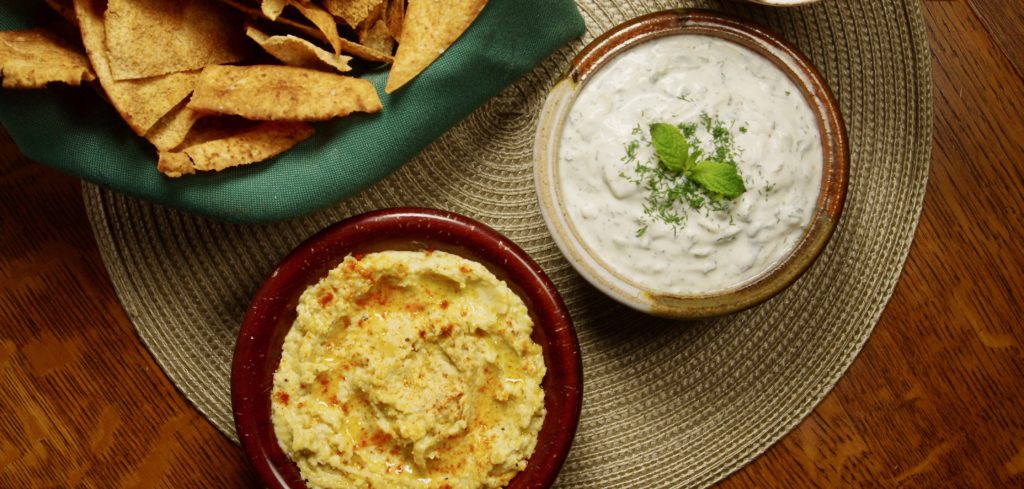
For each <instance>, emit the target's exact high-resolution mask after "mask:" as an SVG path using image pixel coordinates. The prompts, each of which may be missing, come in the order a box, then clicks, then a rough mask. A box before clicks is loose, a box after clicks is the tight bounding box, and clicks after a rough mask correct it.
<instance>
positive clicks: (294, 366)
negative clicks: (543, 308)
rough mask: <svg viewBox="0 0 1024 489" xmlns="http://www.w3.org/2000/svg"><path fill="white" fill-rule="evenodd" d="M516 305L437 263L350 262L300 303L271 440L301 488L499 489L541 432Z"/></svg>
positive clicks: (526, 328) (403, 255) (443, 256)
mask: <svg viewBox="0 0 1024 489" xmlns="http://www.w3.org/2000/svg"><path fill="white" fill-rule="evenodd" d="M532 330H533V323H532V321H531V319H530V316H529V315H528V313H527V309H526V306H525V305H524V304H523V301H522V299H520V298H519V296H517V295H516V294H515V293H513V292H512V291H511V290H510V289H509V288H508V286H507V285H506V284H505V283H504V282H502V281H500V280H498V279H497V278H496V277H495V276H494V275H493V274H492V273H491V272H489V271H488V270H487V269H486V268H484V267H483V266H482V265H480V264H479V263H476V262H473V261H469V260H466V259H464V258H461V257H458V256H455V255H452V254H449V253H444V252H440V251H422V252H420V251H415V252H414V251H385V252H379V253H372V254H367V255H365V256H349V257H346V258H345V261H344V262H342V263H341V265H339V266H338V267H337V268H335V269H334V270H332V271H331V272H330V273H329V274H328V275H327V276H326V277H325V278H324V279H322V280H321V281H320V282H319V283H317V284H316V285H313V286H311V287H310V288H308V289H307V290H306V291H305V292H304V293H303V294H302V296H301V297H300V299H299V304H298V307H297V317H296V320H295V323H294V325H293V327H292V329H291V330H290V331H289V332H288V334H287V336H286V337H285V340H284V346H283V350H282V354H281V363H280V366H279V367H278V370H277V371H276V372H275V374H274V389H273V392H272V394H271V399H272V401H271V404H272V419H273V424H274V430H275V432H276V434H277V438H278V440H279V442H280V444H281V447H282V448H283V449H284V451H285V453H287V454H288V455H289V456H290V457H291V459H292V460H294V461H295V463H296V464H297V465H298V466H299V469H300V471H301V473H302V476H303V477H304V478H305V479H306V481H307V483H308V485H309V486H310V487H311V488H335V487H337V488H405V487H409V488H449V489H457V488H477V487H502V486H504V485H505V484H507V483H508V482H509V481H510V480H511V479H512V478H513V477H514V476H515V475H516V474H517V473H518V472H519V471H521V470H522V469H523V468H524V467H526V462H527V460H528V459H529V457H530V455H531V454H532V453H533V450H534V447H535V445H536V443H537V433H538V432H539V431H540V427H541V424H542V423H543V421H544V416H545V409H544V392H543V390H542V389H541V385H540V384H541V380H542V379H543V377H544V374H545V367H544V358H543V355H542V352H541V348H540V346H539V345H537V344H536V343H535V342H533V340H532V339H531V338H530V334H531V332H532Z"/></svg>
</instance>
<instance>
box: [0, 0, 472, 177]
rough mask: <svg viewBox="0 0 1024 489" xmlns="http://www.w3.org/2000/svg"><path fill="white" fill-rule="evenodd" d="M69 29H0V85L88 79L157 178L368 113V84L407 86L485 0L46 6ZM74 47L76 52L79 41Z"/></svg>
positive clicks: (217, 163)
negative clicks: (146, 155)
mask: <svg viewBox="0 0 1024 489" xmlns="http://www.w3.org/2000/svg"><path fill="white" fill-rule="evenodd" d="M46 3H47V4H48V5H49V6H50V7H52V8H53V10H54V11H55V12H57V13H59V14H60V15H61V16H62V17H64V18H65V19H66V20H67V21H68V23H69V24H70V25H71V26H73V28H74V29H76V30H77V32H78V33H79V34H80V39H65V38H61V37H60V36H58V35H57V34H54V33H51V32H49V31H46V30H43V29H30V30H21V31H2V32H0V76H2V77H3V82H2V84H3V87H4V88H9V89H29V88H42V87H44V86H46V85H47V84H50V83H64V84H68V85H76V86H77V85H80V84H82V83H83V82H87V83H88V82H94V81H97V82H98V88H99V89H101V91H102V93H103V95H104V96H105V97H106V99H107V100H109V102H110V103H111V104H112V105H113V106H114V108H115V109H117V111H118V113H120V114H121V116H122V117H123V118H124V120H125V122H126V123H127V124H128V126H129V127H130V128H131V129H132V131H134V132H135V133H136V134H138V135H139V136H142V137H144V138H146V139H147V140H148V141H149V142H150V143H152V145H153V146H154V147H155V148H156V150H157V153H158V155H159V160H158V164H157V168H158V169H159V170H160V171H161V172H163V173H164V174H165V175H167V176H169V177H180V176H182V175H188V174H194V173H196V172H201V171H220V170H223V169H225V168H229V167H233V166H239V165H245V164H250V163H255V162H259V161H264V160H267V159H269V158H272V157H274V156H276V155H278V154H280V153H282V152H284V151H287V150H288V149H290V148H292V147H293V146H295V145H296V144H298V143H299V142H301V141H303V140H304V139H306V138H308V137H310V136H311V135H312V134H313V127H312V126H311V125H310V124H309V123H310V122H314V121H324V120H328V119H333V118H337V117H344V116H346V115H349V114H351V113H355V112H362V113H375V112H378V111H380V110H381V109H382V104H381V100H380V98H379V96H378V94H377V92H376V90H375V89H374V87H373V85H372V84H370V82H368V81H366V80H363V79H360V78H358V77H355V76H352V75H353V74H354V73H358V72H359V71H360V70H362V71H365V70H370V69H376V68H378V67H379V66H381V65H384V64H391V68H390V73H389V76H388V81H387V87H386V89H385V91H386V92H387V93H392V92H394V91H396V90H398V89H400V88H401V87H402V86H404V85H406V84H408V83H409V82H410V81H412V80H413V79H414V78H415V77H416V76H417V75H418V74H419V73H420V72H422V71H423V70H424V69H426V68H427V66H429V65H430V64H431V63H433V62H434V60H436V59H437V58H438V57H439V56H440V55H441V54H442V53H443V52H444V51H445V50H446V49H447V48H448V47H449V46H450V45H451V44H452V43H453V42H455V40H456V39H458V38H459V37H460V36H461V35H462V33H463V32H465V30H466V29H467V28H468V27H469V26H470V24H472V22H473V21H474V20H475V19H476V18H477V16H478V15H479V13H480V12H481V11H482V10H483V8H484V6H485V5H486V0H450V1H443V0H322V1H312V0H262V1H260V0H221V1H220V2H215V1H210V0H46ZM79 43H80V44H79Z"/></svg>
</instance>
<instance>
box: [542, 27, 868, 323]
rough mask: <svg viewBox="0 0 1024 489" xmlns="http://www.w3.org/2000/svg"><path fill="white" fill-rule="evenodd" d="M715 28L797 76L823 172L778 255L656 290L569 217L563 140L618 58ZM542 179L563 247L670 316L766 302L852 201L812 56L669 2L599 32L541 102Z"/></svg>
mask: <svg viewBox="0 0 1024 489" xmlns="http://www.w3.org/2000/svg"><path fill="white" fill-rule="evenodd" d="M674 35H701V36H713V37H718V38H721V39H724V40H726V41H731V42H733V43H735V44H738V45H741V46H744V47H746V48H748V49H750V50H752V51H753V52H754V53H756V54H758V55H760V56H762V57H764V58H765V59H767V60H769V61H770V62H772V63H773V64H774V65H775V66H776V67H778V68H779V69H780V70H782V72H783V73H784V74H785V75H786V76H787V77H788V78H789V79H790V80H792V81H793V83H794V84H795V85H796V86H797V87H798V88H799V89H800V91H801V94H802V95H803V97H804V98H805V99H806V101H807V102H808V104H809V105H810V107H811V110H812V112H813V113H814V115H815V118H816V119H817V122H818V129H819V133H820V135H821V145H822V154H823V157H824V158H823V163H822V167H821V172H822V180H821V187H820V189H819V194H818V200H817V203H816V205H815V210H814V213H813V216H812V218H811V222H810V224H809V225H808V228H807V230H806V231H805V232H804V234H803V236H802V238H801V239H800V240H799V242H798V243H797V244H796V246H795V247H794V248H793V249H792V250H791V251H790V252H789V254H788V255H786V256H785V257H784V258H783V259H782V260H781V261H780V262H778V263H776V264H775V265H774V266H773V267H771V268H769V269H768V270H767V271H766V272H764V273H762V274H760V275H759V276H757V277H755V278H754V279H752V280H751V281H748V282H746V283H744V284H741V285H739V286H737V287H734V288H730V289H725V290H723V291H718V292H712V293H708V294H703V295H698V294H694V295H673V294H667V293H664V292H661V291H658V290H651V289H650V288H648V287H646V286H645V285H644V284H642V283H639V282H638V281H636V280H633V279H631V278H630V277H628V276H623V275H621V274H620V273H618V272H616V271H613V270H612V269H611V267H610V266H608V265H607V264H606V263H605V262H604V261H603V259H602V258H601V257H600V256H598V254H597V253H595V252H592V251H591V250H590V249H589V247H588V244H587V243H586V242H585V241H584V240H583V239H582V238H581V235H580V233H579V232H578V231H577V230H576V229H575V227H574V224H573V222H572V221H571V219H570V218H569V215H568V212H567V210H566V209H565V207H564V205H563V199H562V197H561V192H562V191H561V183H560V176H559V170H558V168H559V164H560V162H559V145H560V141H561V137H562V130H563V127H564V125H565V122H566V119H567V117H568V115H569V112H570V111H571V109H572V107H573V103H574V101H575V100H576V97H577V95H578V94H579V93H580V91H581V90H582V88H583V86H584V85H585V84H586V83H587V81H588V80H589V79H590V78H591V77H592V76H593V75H594V74H595V73H597V72H598V71H599V70H601V68H602V67H603V66H605V65H606V64H607V63H608V62H609V61H610V60H612V59H614V58H615V57H616V56H618V55H619V54H621V53H623V52H625V51H627V50H629V49H630V48H632V47H634V46H637V45H639V44H641V43H644V42H646V41H650V40H653V39H657V38H661V37H665V36H674ZM534 160H535V168H534V179H535V183H536V187H537V193H538V197H539V199H540V205H541V211H542V213H543V215H544V219H545V222H546V223H547V226H548V229H549V230H550V231H551V234H552V236H553V237H554V239H555V242H556V243H557V245H558V247H559V248H560V249H561V251H562V253H563V254H564V255H565V256H566V258H567V259H568V260H569V262H570V263H571V264H572V265H573V267H574V268H576V270H577V271H578V272H579V273H580V274H581V275H582V276H583V277H584V278H585V279H587V281H589V282H590V283H591V284H593V285H594V286H595V287H597V288H598V289H600V290H601V291H602V292H604V293H606V294H607V295H609V296H611V297H612V298H614V299H616V300H618V301H619V302H622V303H623V304H626V305H628V306H630V307H632V308H634V309H637V310H639V311H643V312H646V313H649V314H653V315H657V316H664V317H670V318H681V319H692V318H704V317H713V316H720V315H724V314H728V313H732V312H736V311H740V310H743V309H746V308H749V307H751V306H754V305H756V304H759V303H761V302H763V301H765V300H767V299H769V298H771V297H772V296H774V295H775V294H777V293H779V292H780V291H782V290H783V289H784V288H786V287H787V286H789V285H790V284H792V283H793V282H794V281H795V280H796V279H797V278H798V277H800V275H801V274H803V273H804V271H805V270H807V268H808V267H810V265H811V264H812V263H813V262H814V261H815V259H816V258H817V257H818V255H819V254H820V253H821V251H822V250H823V249H824V248H825V245H826V244H827V243H828V241H829V239H830V238H831V237H832V233H833V231H834V230H835V227H836V224H837V223H838V222H839V217H840V214H841V213H842V211H843V204H844V202H845V201H846V185H847V179H848V174H849V164H850V163H849V149H848V146H847V139H846V128H845V126H844V124H843V120H842V117H841V115H840V112H839V104H838V103H837V102H836V100H835V97H834V96H833V95H832V91H831V90H830V89H829V87H828V85H827V84H826V83H825V79H824V78H823V77H822V76H821V74H820V73H819V72H818V70H817V69H815V68H814V66H813V65H812V64H811V62H810V60H808V59H807V57H806V56H804V55H803V54H801V53H800V52H799V51H797V49H796V48H795V47H794V46H793V45H792V44H790V43H788V42H787V41H785V40H784V39H782V37H780V36H779V35H778V34H775V33H773V32H771V31H769V30H768V29H766V28H764V27H760V26H758V25H755V24H752V23H750V22H747V21H744V20H740V19H737V18H734V17H730V16H726V15H723V14H720V13H717V12H712V11H706V10H667V11H662V12H657V13H653V14H649V15H645V16H642V17H637V18H635V19H633V20H630V21H627V22H625V23H623V24H620V25H619V26H617V27H615V28H613V29H611V30H610V31H608V32H606V33H605V34H603V35H602V36H600V37H598V38H597V39H595V40H594V41H593V42H591V43H590V44H589V45H588V46H587V47H585V48H584V49H583V51H582V52H580V54H579V55H578V56H577V57H576V59H574V60H573V62H572V66H571V67H570V68H569V71H568V73H567V74H566V75H565V76H564V77H563V78H562V80H560V81H559V82H558V83H556V84H555V86H554V87H553V88H552V89H551V92H550V94H549V95H548V98H547V100H546V102H545V104H544V107H543V108H542V109H541V113H540V118H539V123H538V127H537V135H536V142H535V146H534Z"/></svg>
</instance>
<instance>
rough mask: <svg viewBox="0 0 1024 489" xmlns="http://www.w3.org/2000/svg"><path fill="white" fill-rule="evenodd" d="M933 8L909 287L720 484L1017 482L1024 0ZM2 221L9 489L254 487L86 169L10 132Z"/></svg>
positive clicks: (1021, 432)
mask: <svg viewBox="0 0 1024 489" xmlns="http://www.w3.org/2000/svg"><path fill="white" fill-rule="evenodd" d="M865 1H866V0H865ZM924 5H925V9H926V19H927V23H928V28H929V35H930V38H931V46H932V60H933V68H934V76H935V92H934V97H935V116H936V117H935V141H934V157H933V159H934V161H933V165H932V169H931V174H930V177H929V178H930V179H929V183H928V192H927V196H926V198H925V207H924V213H923V215H922V217H921V224H920V227H919V229H918V233H917V238H916V241H915V243H914V246H913V249H912V250H911V253H910V258H909V260H908V261H907V265H906V269H905V271H904V273H903V276H902V278H901V280H900V283H899V285H898V286H897V288H896V293H895V295H894V297H893V299H892V302H891V303H890V305H889V307H888V309H887V310H886V312H885V314H884V315H883V316H882V319H881V322H880V323H879V324H878V327H877V329H876V330H875V333H874V335H873V336H872V337H871V339H870V340H869V342H868V343H867V345H866V347H865V348H864V351H863V353H861V355H860V357H859V358H858V359H857V361H856V362H855V363H854V364H853V366H852V367H851V368H850V370H849V372H848V373H847V374H846V376H845V377H844V378H843V379H842V380H841V381H840V382H839V384H838V385H837V387H836V388H835V390H834V391H833V392H832V393H831V394H830V395H829V396H828V397H827V398H826V399H825V400H824V401H823V402H822V403H821V404H820V405H819V406H818V407H817V409H815V411H814V413H813V414H812V415H811V416H809V417H808V418H807V419H806V420H805V421H804V422H803V423H801V424H800V425H799V426H798V427H797V428H796V429H795V430H794V431H793V432H792V433H791V434H789V435H788V436H786V437H785V438H784V439H783V440H782V441H780V442H779V443H777V444H776V445H775V446H774V447H772V448H771V449H770V450H769V451H768V452H767V453H766V454H765V455H764V456H762V457H760V458H758V459H757V460H756V461H755V462H753V463H752V464H751V465H749V466H747V467H746V468H744V469H742V470H741V471H739V472H737V473H736V474H734V475H733V476H731V477H730V478H729V479H727V480H725V481H724V482H723V483H722V484H721V486H722V487H729V488H734V487H785V488H792V487H892V486H908V487H978V488H990V487H1024V306H1022V301H1021V299H1020V296H1019V293H1020V291H1021V290H1024V233H1022V231H1021V229H1022V228H1024V219H1022V213H1024V197H1022V191H1024V115H1022V114H1024V13H1022V10H1021V8H1020V7H1022V6H1024V5H1022V4H1021V3H1020V2H1019V0H949V1H939V0H935V1H925V2H924ZM0 230H2V232H0V393H2V395H0V488H20V487H97V488H108V487H132V488H134V487H169V488H180V487H218V488H219V487H225V488H231V487H251V486H255V485H257V481H256V480H255V479H254V476H253V474H252V472H251V471H250V470H249V468H248V467H247V466H246V463H245V461H244V458H243V456H242V454H241V452H240V451H239V449H238V448H237V447H236V446H235V445H233V444H232V443H231V442H229V441H228V440H227V439H226V438H224V437H223V436H221V435H220V434H219V433H218V432H217V431H216V430H215V429H214V428H213V427H212V426H211V425H210V424H209V423H207V422H206V421H205V420H204V419H203V418H202V417H201V416H199V414H198V413H197V412H196V411H195V410H194V409H192V407H191V406H190V405H189V404H188V402H187V401H186V400H185V399H184V398H183V397H182V396H181V395H180V394H179V393H178V392H177V391H176V390H175V389H174V387H173V386H172V385H171V383H170V382H169V381H168V379H167V377H166V376H164V374H163V373H162V372H161V371H160V370H159V368H158V367H157V366H156V364H155V363H154V361H153V359H152V358H151V357H150V355H149V353H148V352H147V351H146V350H145V349H144V348H143V346H142V345H141V343H140V342H139V341H138V338H137V337H136V336H135V333H134V330H133V329H132V326H131V324H130V323H129V320H128V318H127V317H126V315H125V313H124V311H123V310H122V309H121V306H120V304H119V303H118V301H117V298H116V296H115V294H114V290H113V288H112V286H111V284H110V281H109V279H108V278H107V276H106V273H105V271H104V269H103V264H102V262H101V261H100V256H99V253H98V251H97V249H96V245H95V243H94V241H93V238H92V235H91V233H90V231H89V226H88V222H87V221H86V217H85V213H84V211H83V208H82V201H81V195H80V189H79V183H78V182H77V181H76V180H74V179H72V178H71V177H68V176H65V175H62V174H59V173H57V172H54V171H52V170H49V169H46V168H44V167H42V166H39V165H36V164H33V163H30V162H28V161H26V160H25V159H24V158H23V157H22V156H21V155H19V154H18V153H17V150H16V149H14V146H13V144H12V143H11V141H10V140H9V138H7V136H6V133H3V132H2V131H0Z"/></svg>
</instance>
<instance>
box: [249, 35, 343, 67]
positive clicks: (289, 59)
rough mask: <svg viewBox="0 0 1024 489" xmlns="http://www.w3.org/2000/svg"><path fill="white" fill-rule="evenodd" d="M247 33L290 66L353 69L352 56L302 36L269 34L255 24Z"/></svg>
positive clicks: (268, 51)
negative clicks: (328, 48)
mask: <svg viewBox="0 0 1024 489" xmlns="http://www.w3.org/2000/svg"><path fill="white" fill-rule="evenodd" d="M245 35H247V36H249V39H252V40H253V41H255V42H256V43H257V44H259V45H260V47H262V48H263V50H264V51H266V52H267V53H269V54H270V55H271V56H273V57H275V58H277V59H278V60H280V61H281V62H282V63H284V64H286V65H288V66H297V67H300V68H310V69H314V70H327V71H339V72H342V73H344V72H346V71H350V70H351V69H352V68H351V67H350V66H349V65H348V63H349V61H351V60H352V58H351V57H350V56H345V55H343V54H334V53H331V52H329V51H327V50H324V49H321V48H320V47H319V46H317V45H315V44H313V43H311V42H309V41H307V40H305V39H302V38H301V37H296V36H292V35H285V36H268V35H267V34H265V33H264V32H262V31H260V30H259V29H257V28H255V27H253V26H249V27H248V28H247V29H246V31H245Z"/></svg>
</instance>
